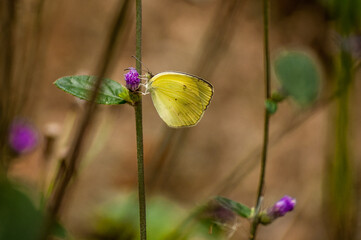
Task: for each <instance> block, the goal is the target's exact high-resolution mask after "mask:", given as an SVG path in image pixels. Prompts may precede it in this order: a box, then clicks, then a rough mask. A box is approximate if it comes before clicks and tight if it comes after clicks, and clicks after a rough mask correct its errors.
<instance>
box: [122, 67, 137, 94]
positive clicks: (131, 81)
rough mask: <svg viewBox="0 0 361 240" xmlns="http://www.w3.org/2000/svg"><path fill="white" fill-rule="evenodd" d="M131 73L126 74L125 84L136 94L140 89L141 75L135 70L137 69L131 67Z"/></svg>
mask: <svg viewBox="0 0 361 240" xmlns="http://www.w3.org/2000/svg"><path fill="white" fill-rule="evenodd" d="M128 70H129V72H128V73H126V74H124V77H125V82H126V87H127V88H128V89H129V90H130V91H132V92H134V91H136V90H137V89H138V88H139V84H140V78H139V73H138V72H137V70H135V68H132V67H130V68H129V69H128Z"/></svg>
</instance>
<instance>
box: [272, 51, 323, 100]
mask: <svg viewBox="0 0 361 240" xmlns="http://www.w3.org/2000/svg"><path fill="white" fill-rule="evenodd" d="M274 69H275V73H276V76H277V78H278V80H279V81H280V83H281V85H282V90H284V91H285V92H286V93H287V94H289V95H290V96H291V97H292V98H293V99H294V100H295V101H296V102H297V103H298V104H299V105H301V106H302V107H306V106H308V105H310V104H311V103H313V102H314V101H315V100H316V98H317V96H318V93H319V90H320V73H319V70H318V67H317V64H316V62H315V61H314V59H313V58H311V57H310V56H309V55H307V54H306V53H304V52H296V51H285V52H283V53H281V54H280V55H279V56H278V57H277V58H276V60H275V63H274Z"/></svg>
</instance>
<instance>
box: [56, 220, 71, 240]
mask: <svg viewBox="0 0 361 240" xmlns="http://www.w3.org/2000/svg"><path fill="white" fill-rule="evenodd" d="M52 235H53V236H54V237H57V238H58V239H66V238H67V237H68V235H69V234H68V232H67V230H66V229H65V227H64V226H63V225H62V224H60V223H59V222H56V223H55V224H54V226H53V229H52Z"/></svg>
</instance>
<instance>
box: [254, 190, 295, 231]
mask: <svg viewBox="0 0 361 240" xmlns="http://www.w3.org/2000/svg"><path fill="white" fill-rule="evenodd" d="M295 205H296V199H295V198H291V197H290V196H287V195H286V196H284V197H283V198H281V199H280V200H279V201H278V202H276V203H275V204H274V205H273V206H272V207H271V208H269V209H268V210H267V211H266V212H262V213H261V215H260V216H261V217H260V222H261V223H262V224H264V225H267V224H270V223H271V222H273V221H274V220H275V219H276V218H279V217H282V216H284V215H285V214H286V213H288V212H290V211H292V210H293V209H294V207H295Z"/></svg>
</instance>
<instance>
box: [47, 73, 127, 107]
mask: <svg viewBox="0 0 361 240" xmlns="http://www.w3.org/2000/svg"><path fill="white" fill-rule="evenodd" d="M95 81H96V77H94V76H86V75H79V76H67V77H62V78H59V79H58V80H56V81H55V83H54V84H55V85H56V86H57V87H58V88H60V89H62V90H64V91H65V92H67V93H70V94H72V95H74V96H75V97H78V98H80V99H84V100H90V97H91V92H92V90H93V87H94V84H95ZM129 100H130V97H129V91H128V89H127V88H125V87H124V86H122V85H121V84H119V83H117V82H115V81H113V80H111V79H108V78H104V79H103V82H102V86H101V87H100V89H99V94H98V98H97V100H96V103H99V104H107V105H116V104H123V103H126V102H127V101H128V102H129Z"/></svg>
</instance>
